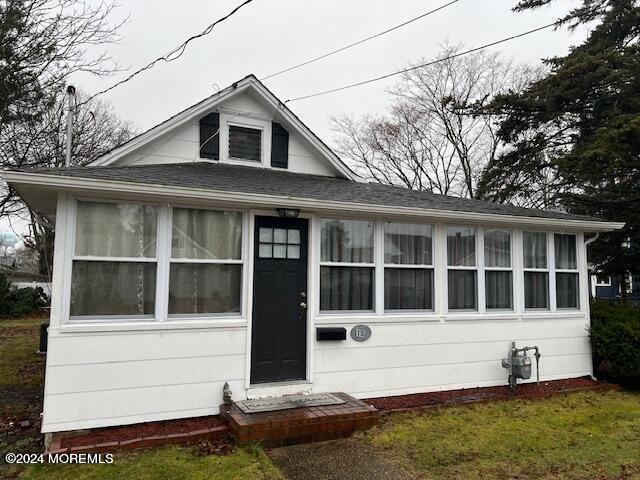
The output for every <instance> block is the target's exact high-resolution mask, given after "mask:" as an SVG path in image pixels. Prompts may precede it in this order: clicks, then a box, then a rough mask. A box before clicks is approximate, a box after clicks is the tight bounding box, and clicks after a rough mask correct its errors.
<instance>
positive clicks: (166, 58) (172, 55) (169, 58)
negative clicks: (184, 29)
mask: <svg viewBox="0 0 640 480" xmlns="http://www.w3.org/2000/svg"><path fill="white" fill-rule="evenodd" d="M252 1H253V0H245V1H244V2H242V3H241V4H240V5H238V6H237V7H236V8H234V9H233V10H231V12H229V13H228V14H227V15H225V16H224V17H222V18H219V19H218V20H216V21H215V22H213V23H212V24H211V25H209V26H208V27H207V28H205V29H204V30H203V31H202V32H200V33H198V34H195V35H192V36H191V37H189V38H188V39H186V40H185V41H184V42H182V43H181V44H180V45H178V46H177V47H176V48H174V49H173V50H171V51H170V52H169V53H166V54H165V55H163V56H161V57H158V58H156V59H155V60H153V61H152V62H150V63H148V64H147V65H145V66H144V67H142V68H140V69H138V70H136V71H135V72H133V73H132V74H131V75H129V76H128V77H127V78H125V79H123V80H120V81H119V82H116V83H114V84H113V85H111V86H110V87H108V88H105V89H104V90H101V91H99V92H98V93H94V94H93V95H91V96H90V97H89V98H88V99H87V100H85V101H84V102H83V104H85V103H87V102H90V101H91V100H93V99H94V98H95V97H97V96H98V95H102V94H104V93H107V92H109V91H110V90H113V89H114V88H116V87H118V86H120V85H122V84H123V83H126V82H128V81H129V80H131V79H132V78H133V77H135V76H136V75H139V74H140V73H142V72H144V71H145V70H149V69H151V68H153V67H154V66H155V65H156V64H157V63H158V62H162V61H163V62H167V63H169V62H173V61H174V60H177V59H178V58H180V57H181V56H182V54H183V53H184V52H185V50H186V49H187V45H188V44H189V43H190V42H192V41H193V40H196V39H198V38H201V37H204V36H205V35H208V34H209V33H211V31H212V30H213V29H214V28H215V26H216V25H218V24H219V23H222V22H224V21H225V20H227V19H228V18H229V17H231V16H232V15H233V14H234V13H236V12H237V11H238V10H240V9H241V8H242V7H244V6H245V5H247V4H248V3H251V2H252Z"/></svg>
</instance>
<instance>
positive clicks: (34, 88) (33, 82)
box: [0, 0, 132, 273]
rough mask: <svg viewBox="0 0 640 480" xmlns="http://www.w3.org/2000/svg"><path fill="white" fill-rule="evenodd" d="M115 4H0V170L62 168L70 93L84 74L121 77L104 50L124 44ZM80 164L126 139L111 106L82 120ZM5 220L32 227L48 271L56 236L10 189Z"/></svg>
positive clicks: (99, 106)
mask: <svg viewBox="0 0 640 480" xmlns="http://www.w3.org/2000/svg"><path fill="white" fill-rule="evenodd" d="M115 8H116V4H115V3H113V2H111V1H110V0H106V1H103V2H101V3H98V4H96V3H92V2H88V1H83V0H0V78H2V82H1V83H0V167H1V168H5V169H6V168H22V167H46V166H49V167H55V166H60V165H62V159H63V157H64V128H63V122H64V121H65V117H64V108H63V99H64V96H63V92H64V90H65V88H64V87H65V83H67V81H68V79H69V77H70V76H71V75H73V74H75V73H78V72H84V73H90V74H94V75H98V76H103V75H110V74H112V73H115V72H117V71H119V68H118V66H117V64H116V63H115V62H114V61H113V59H112V58H110V57H109V55H108V54H107V53H106V50H105V47H106V46H107V45H108V44H110V43H114V42H117V41H118V40H119V36H118V31H119V28H120V26H121V25H122V24H123V22H124V21H125V20H126V19H125V20H122V21H116V22H113V21H112V17H113V13H114V9H115ZM76 115H77V116H78V118H76V128H75V131H74V144H73V151H74V164H85V163H86V162H87V161H88V160H89V159H90V158H92V157H93V156H95V155H97V154H98V153H100V152H101V151H104V150H106V149H108V148H111V147H113V146H115V145H116V144H118V143H120V142H122V141H124V140H126V139H127V138H129V136H130V135H131V133H132V128H131V125H129V124H126V123H123V122H121V121H120V120H118V119H117V118H116V117H115V115H113V113H112V112H111V110H110V107H109V105H108V104H106V103H103V102H97V101H92V102H89V103H87V104H86V105H84V108H82V109H79V111H78V112H77V114H76ZM0 216H10V217H18V218H21V219H22V220H23V221H26V222H27V223H28V224H29V226H30V227H29V231H30V234H29V236H28V238H27V239H25V245H27V246H28V247H29V248H33V249H34V250H36V251H37V252H38V253H39V254H40V270H41V273H47V272H48V270H49V267H50V265H51V262H52V251H53V236H54V233H53V230H52V229H50V226H49V225H47V222H46V220H45V219H44V218H42V217H41V216H40V215H39V213H38V212H34V211H32V210H30V209H29V208H27V207H26V205H25V204H24V203H23V202H22V201H21V200H20V198H19V197H18V196H17V195H16V193H15V192H13V191H12V190H11V189H8V188H6V187H5V188H4V189H3V191H2V198H1V200H0Z"/></svg>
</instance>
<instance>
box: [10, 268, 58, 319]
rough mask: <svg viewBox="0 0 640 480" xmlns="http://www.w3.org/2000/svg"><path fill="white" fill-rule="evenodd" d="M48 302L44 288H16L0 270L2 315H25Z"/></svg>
mask: <svg viewBox="0 0 640 480" xmlns="http://www.w3.org/2000/svg"><path fill="white" fill-rule="evenodd" d="M47 304H48V298H47V295H46V294H45V293H44V290H42V288H40V287H37V288H31V287H25V288H15V286H14V285H12V284H11V281H10V280H9V279H8V278H7V276H6V275H5V274H4V273H2V272H0V315H4V316H10V317H24V316H25V315H29V314H31V313H34V312H37V311H38V310H41V309H42V308H44V307H45V306H46V305H47Z"/></svg>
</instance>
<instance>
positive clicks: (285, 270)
mask: <svg viewBox="0 0 640 480" xmlns="http://www.w3.org/2000/svg"><path fill="white" fill-rule="evenodd" d="M307 230H308V223H307V220H305V219H299V218H279V217H256V224H255V239H254V242H255V250H254V257H255V262H254V269H253V270H254V271H253V320H252V329H251V383H264V382H281V381H285V380H304V379H305V378H306V371H307Z"/></svg>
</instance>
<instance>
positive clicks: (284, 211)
mask: <svg viewBox="0 0 640 480" xmlns="http://www.w3.org/2000/svg"><path fill="white" fill-rule="evenodd" d="M276 211H277V212H278V215H279V216H280V218H298V215H300V209H299V208H276Z"/></svg>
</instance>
